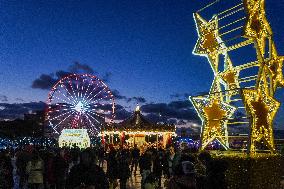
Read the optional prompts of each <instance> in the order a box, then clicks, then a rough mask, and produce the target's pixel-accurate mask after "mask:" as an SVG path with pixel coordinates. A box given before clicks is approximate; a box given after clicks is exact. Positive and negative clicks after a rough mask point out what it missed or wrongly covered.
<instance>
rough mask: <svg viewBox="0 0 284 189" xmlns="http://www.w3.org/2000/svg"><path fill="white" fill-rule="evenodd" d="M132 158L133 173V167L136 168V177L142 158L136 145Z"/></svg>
mask: <svg viewBox="0 0 284 189" xmlns="http://www.w3.org/2000/svg"><path fill="white" fill-rule="evenodd" d="M131 156H132V164H131V172H133V167H134V176H135V175H136V171H137V166H138V162H139V158H140V150H139V149H138V148H137V145H136V144H135V146H134V148H133V149H132V151H131Z"/></svg>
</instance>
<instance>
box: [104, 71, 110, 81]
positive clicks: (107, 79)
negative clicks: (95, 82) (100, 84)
mask: <svg viewBox="0 0 284 189" xmlns="http://www.w3.org/2000/svg"><path fill="white" fill-rule="evenodd" d="M111 76H112V73H111V72H106V73H105V74H104V75H103V77H102V80H103V81H104V82H109V81H110V78H111Z"/></svg>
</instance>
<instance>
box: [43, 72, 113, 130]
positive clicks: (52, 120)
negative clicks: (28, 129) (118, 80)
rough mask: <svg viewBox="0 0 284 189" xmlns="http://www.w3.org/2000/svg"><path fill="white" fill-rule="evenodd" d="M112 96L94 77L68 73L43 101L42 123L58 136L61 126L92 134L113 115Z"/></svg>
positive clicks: (103, 84)
mask: <svg viewBox="0 0 284 189" xmlns="http://www.w3.org/2000/svg"><path fill="white" fill-rule="evenodd" d="M114 107H115V103H114V98H113V95H112V93H111V91H110V89H109V88H108V87H107V85H106V84H105V83H104V82H103V81H102V80H100V79H98V78H97V77H96V76H92V75H88V74H84V75H79V74H72V75H68V76H66V77H64V78H62V79H61V80H59V81H58V82H57V83H56V84H55V85H54V86H53V87H52V89H51V91H50V92H49V95H48V100H47V109H46V122H47V125H48V127H49V128H50V130H51V131H52V132H53V133H54V134H56V135H58V134H60V133H61V131H62V130H63V129H87V130H88V133H89V135H95V134H96V133H98V132H99V131H100V128H101V127H103V126H105V125H106V124H108V123H110V122H111V121H112V120H113V118H114Z"/></svg>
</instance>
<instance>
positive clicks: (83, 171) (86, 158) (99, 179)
mask: <svg viewBox="0 0 284 189" xmlns="http://www.w3.org/2000/svg"><path fill="white" fill-rule="evenodd" d="M92 157H93V155H92V153H91V150H90V149H86V150H84V151H83V152H82V153H81V158H80V163H79V164H78V165H75V166H74V167H73V168H72V169H71V171H70V173H69V175H68V178H67V184H66V188H67V189H74V188H95V189H97V188H99V189H109V183H108V180H107V177H106V175H105V173H104V171H103V169H102V168H101V167H99V166H98V165H97V164H95V163H94V161H93V158H92Z"/></svg>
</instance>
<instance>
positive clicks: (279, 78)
mask: <svg viewBox="0 0 284 189" xmlns="http://www.w3.org/2000/svg"><path fill="white" fill-rule="evenodd" d="M283 60H284V57H283V56H278V54H277V50H276V47H275V44H274V43H273V44H272V46H271V52H270V58H269V60H268V62H267V64H266V65H267V67H268V71H269V74H270V78H271V87H272V94H274V93H275V91H276V89H277V87H279V86H282V87H284V78H283V73H282V69H283V68H282V67H283Z"/></svg>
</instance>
